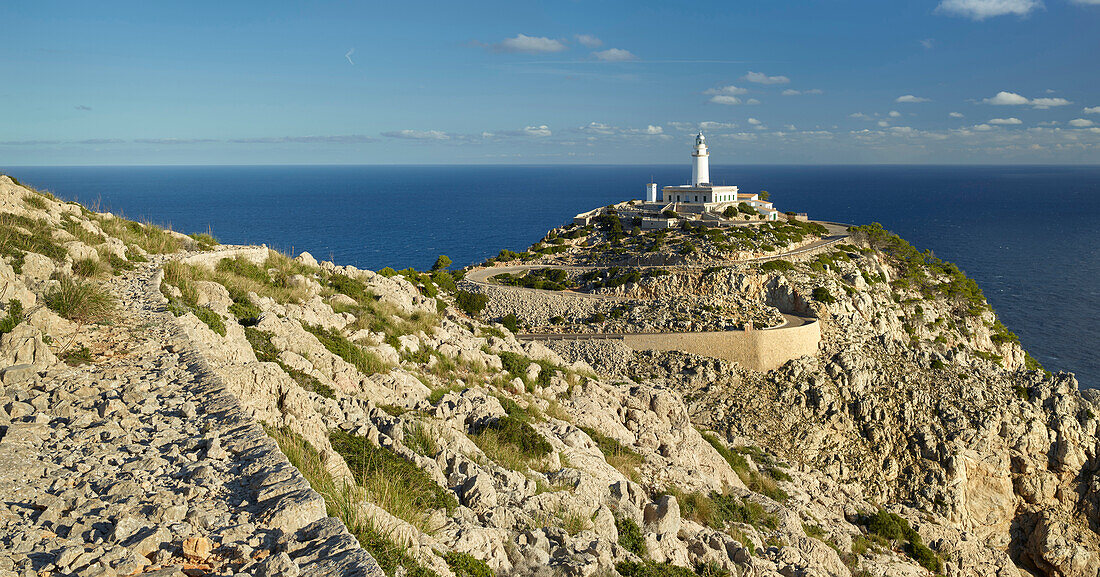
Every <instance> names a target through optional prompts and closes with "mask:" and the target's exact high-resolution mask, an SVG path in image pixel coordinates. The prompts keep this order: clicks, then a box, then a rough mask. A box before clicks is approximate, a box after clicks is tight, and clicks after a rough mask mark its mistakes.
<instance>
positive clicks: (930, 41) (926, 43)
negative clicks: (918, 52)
mask: <svg viewBox="0 0 1100 577" xmlns="http://www.w3.org/2000/svg"><path fill="white" fill-rule="evenodd" d="M920 45H921V46H923V47H924V49H925V50H931V49H933V48H935V47H936V39H935V38H925V39H924V40H921V41H920Z"/></svg>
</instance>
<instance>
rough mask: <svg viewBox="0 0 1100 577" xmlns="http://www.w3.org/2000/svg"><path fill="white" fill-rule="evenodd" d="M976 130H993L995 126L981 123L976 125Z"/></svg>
mask: <svg viewBox="0 0 1100 577" xmlns="http://www.w3.org/2000/svg"><path fill="white" fill-rule="evenodd" d="M974 130H977V131H978V132H989V131H990V130H993V127H992V126H990V125H988V124H979V125H977V126H975V127H974Z"/></svg>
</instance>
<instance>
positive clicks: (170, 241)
mask: <svg viewBox="0 0 1100 577" xmlns="http://www.w3.org/2000/svg"><path fill="white" fill-rule="evenodd" d="M95 218H96V220H97V221H98V222H99V227H100V228H102V229H103V232H105V233H107V234H108V235H110V236H113V237H115V238H117V239H119V240H121V241H122V242H124V243H126V244H127V245H135V246H139V247H141V248H142V250H144V251H145V252H148V253H153V254H170V253H174V252H177V251H179V250H180V249H181V248H185V247H187V246H190V245H191V244H192V242H191V241H186V242H185V241H184V239H182V238H180V237H177V236H176V235H174V234H171V233H169V232H168V230H165V229H163V228H160V227H159V226H157V225H155V224H149V223H140V222H136V221H133V220H127V219H125V218H123V217H121V216H115V217H107V216H102V215H95ZM169 230H170V229H169Z"/></svg>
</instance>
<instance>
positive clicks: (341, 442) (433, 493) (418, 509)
mask: <svg viewBox="0 0 1100 577" xmlns="http://www.w3.org/2000/svg"><path fill="white" fill-rule="evenodd" d="M329 440H330V441H331V442H332V448H333V450H335V451H336V452H337V453H339V454H340V456H341V457H343V458H344V461H345V462H346V463H347V465H348V468H349V469H351V472H352V474H353V475H354V476H355V481H356V482H357V483H358V484H359V486H361V487H362V488H363V490H364V491H365V492H366V494H367V499H368V500H369V501H370V502H372V503H374V504H376V505H378V506H380V507H382V508H383V509H385V510H386V511H389V512H390V514H392V515H394V516H396V517H398V518H401V519H404V520H406V521H408V522H410V523H413V524H414V525H417V526H419V527H421V528H426V523H427V521H428V516H429V514H430V512H431V511H432V510H434V509H444V510H446V511H447V512H448V513H450V512H451V511H453V510H454V509H455V507H457V506H458V499H457V498H456V497H455V495H454V493H452V492H450V491H448V490H446V489H444V488H442V487H440V486H439V485H438V484H436V482H435V481H433V480H432V478H431V476H429V475H428V474H427V473H426V472H424V470H423V469H421V468H420V467H417V466H416V464H414V463H413V462H412V461H409V460H407V459H404V458H402V457H401V456H399V455H398V454H397V453H395V452H393V451H392V450H390V449H385V448H381V447H375V446H374V445H372V444H371V442H370V441H369V440H367V438H365V437H360V436H357V435H352V434H350V433H347V432H345V431H342V430H340V429H336V430H333V431H332V433H331V434H330V435H329Z"/></svg>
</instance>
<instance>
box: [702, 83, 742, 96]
mask: <svg viewBox="0 0 1100 577" xmlns="http://www.w3.org/2000/svg"><path fill="white" fill-rule="evenodd" d="M747 92H748V90H747V89H745V88H740V87H738V86H734V85H732V84H730V85H729V86H720V87H718V88H711V89H709V90H707V91H706V92H703V94H734V95H736V94H746V93H747Z"/></svg>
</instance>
